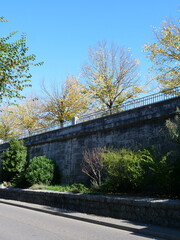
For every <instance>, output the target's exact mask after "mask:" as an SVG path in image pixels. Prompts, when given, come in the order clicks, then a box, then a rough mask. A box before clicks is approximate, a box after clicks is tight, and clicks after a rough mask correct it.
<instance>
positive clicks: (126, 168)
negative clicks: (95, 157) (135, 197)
mask: <svg viewBox="0 0 180 240" xmlns="http://www.w3.org/2000/svg"><path fill="white" fill-rule="evenodd" d="M102 157H103V162H104V164H105V169H106V171H107V178H106V180H105V183H104V187H105V188H106V190H107V191H112V192H119V191H127V190H130V189H135V188H137V187H138V185H139V183H140V181H141V178H142V170H141V166H140V153H139V152H133V151H131V150H129V149H124V148H122V149H119V150H114V149H112V150H109V151H108V152H106V153H103V154H102Z"/></svg>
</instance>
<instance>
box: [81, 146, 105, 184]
mask: <svg viewBox="0 0 180 240" xmlns="http://www.w3.org/2000/svg"><path fill="white" fill-rule="evenodd" d="M104 151H105V149H104V148H93V149H92V150H89V149H88V150H86V151H84V152H83V161H82V165H81V166H82V171H83V172H84V173H85V174H86V175H87V176H88V177H90V180H91V183H92V184H93V185H95V186H100V185H101V184H102V170H103V167H104V165H103V161H102V156H101V154H102V152H104Z"/></svg>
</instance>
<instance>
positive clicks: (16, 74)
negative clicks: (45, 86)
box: [0, 17, 42, 101]
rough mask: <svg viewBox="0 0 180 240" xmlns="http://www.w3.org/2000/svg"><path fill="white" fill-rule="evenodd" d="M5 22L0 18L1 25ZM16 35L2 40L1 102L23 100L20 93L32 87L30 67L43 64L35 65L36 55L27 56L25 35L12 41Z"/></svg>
mask: <svg viewBox="0 0 180 240" xmlns="http://www.w3.org/2000/svg"><path fill="white" fill-rule="evenodd" d="M5 21H6V20H5V19H4V18H3V17H0V22H1V23H2V22H5ZM16 33H17V31H15V32H12V33H10V34H9V35H8V36H7V37H1V38H0V101H2V98H3V97H4V98H7V99H12V98H21V97H22V95H21V94H20V92H21V91H22V90H23V89H24V88H25V87H27V86H30V83H29V82H30V79H31V74H30V73H29V70H30V66H31V65H34V66H36V65H40V64H42V63H36V64H35V63H34V61H35V59H36V56H35V55H34V54H32V55H27V52H28V47H27V46H26V35H25V34H22V35H21V37H20V39H19V40H17V41H14V42H12V41H10V40H12V38H13V37H14V36H15V34H16Z"/></svg>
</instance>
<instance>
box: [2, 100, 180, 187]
mask: <svg viewBox="0 0 180 240" xmlns="http://www.w3.org/2000/svg"><path fill="white" fill-rule="evenodd" d="M177 107H180V97H176V98H173V99H170V100H166V101H162V102H158V103H155V104H151V105H146V106H143V107H139V108H136V109H132V110H129V111H124V112H121V113H118V114H113V115H110V116H105V117H102V118H98V119H95V120H91V121H87V122H84V123H80V124H77V125H73V126H70V127H66V128H62V129H58V130H54V131H50V132H46V133H43V134H39V135H34V136H31V137H28V138H24V143H25V145H26V146H27V148H28V156H29V158H32V157H34V156H39V155H46V156H47V157H48V158H51V159H53V160H54V161H55V162H56V164H57V165H58V167H59V171H60V173H61V183H62V184H71V183H87V182H88V178H87V177H86V175H85V174H83V173H82V170H81V162H82V160H83V156H82V153H83V151H84V150H86V149H91V148H93V147H104V146H107V147H114V148H122V147H125V148H131V149H138V148H144V147H151V146H152V145H154V146H155V147H156V148H157V149H158V151H159V152H161V153H165V152H167V151H170V150H172V149H173V148H174V147H175V146H174V145H173V144H172V142H171V141H170V139H169V138H168V135H167V129H166V127H165V121H166V120H167V119H169V118H173V117H174V115H175V112H176V109H177ZM7 147H8V144H1V145H0V158H1V156H2V152H3V151H4V150H5V149H7Z"/></svg>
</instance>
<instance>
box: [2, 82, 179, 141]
mask: <svg viewBox="0 0 180 240" xmlns="http://www.w3.org/2000/svg"><path fill="white" fill-rule="evenodd" d="M178 96H180V87H178V88H174V89H171V90H168V91H164V92H159V93H155V94H151V95H149V96H146V97H142V98H137V99H134V100H132V101H128V102H125V103H124V104H122V105H121V106H116V107H113V108H112V109H110V110H105V111H97V112H94V113H92V114H88V115H84V116H82V117H81V118H74V119H73V120H72V121H67V122H64V124H63V127H62V126H60V125H57V124H56V125H51V126H49V127H46V128H40V129H37V130H35V131H33V132H31V133H28V132H24V133H23V134H21V135H18V138H19V139H22V138H26V137H30V136H33V135H38V134H41V133H45V132H50V131H53V130H57V129H61V128H65V127H69V126H72V125H75V124H78V123H82V122H86V121H89V120H93V119H97V118H101V117H105V116H108V115H111V114H116V113H119V112H124V111H128V110H131V109H135V108H139V107H143V106H146V105H149V104H153V103H157V102H161V101H165V100H168V99H172V98H175V97H178ZM5 142H8V140H0V144H3V143H5Z"/></svg>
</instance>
